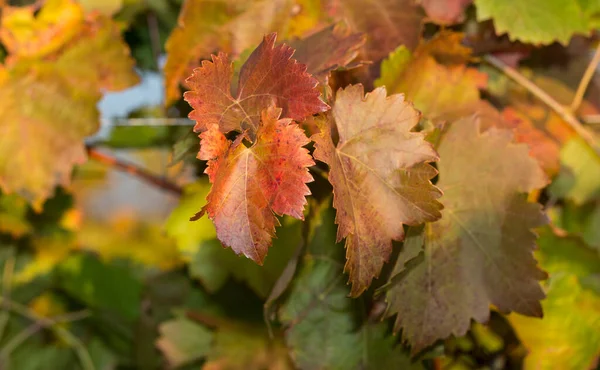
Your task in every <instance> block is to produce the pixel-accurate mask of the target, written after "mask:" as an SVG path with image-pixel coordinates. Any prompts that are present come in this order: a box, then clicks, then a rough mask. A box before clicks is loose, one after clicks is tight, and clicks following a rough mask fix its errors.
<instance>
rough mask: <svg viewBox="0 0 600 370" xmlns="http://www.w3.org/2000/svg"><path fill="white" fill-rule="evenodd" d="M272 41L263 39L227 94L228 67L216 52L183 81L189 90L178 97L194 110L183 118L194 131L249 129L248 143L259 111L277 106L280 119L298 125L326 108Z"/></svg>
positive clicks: (287, 52) (302, 71) (302, 70)
mask: <svg viewBox="0 0 600 370" xmlns="http://www.w3.org/2000/svg"><path fill="white" fill-rule="evenodd" d="M276 37H277V35H276V34H274V33H273V34H270V35H268V36H265V38H264V40H263V42H262V43H261V44H260V45H259V46H258V48H256V50H254V52H253V53H252V54H251V55H250V57H249V58H248V60H247V61H246V63H245V64H244V66H243V67H242V69H241V72H240V79H239V83H238V86H237V88H236V89H235V90H234V91H233V92H232V91H231V89H230V85H231V79H232V76H233V66H232V64H231V62H229V60H228V58H227V55H225V54H223V53H219V55H218V56H213V58H212V59H213V61H212V62H208V61H205V62H203V63H202V67H201V68H197V69H195V70H194V74H193V75H192V76H191V77H190V78H188V79H187V80H186V83H187V84H188V85H189V86H190V89H191V90H190V91H187V92H186V93H185V94H184V98H185V100H186V101H187V102H188V103H189V104H190V105H191V106H192V108H194V110H193V111H192V112H191V113H190V115H189V117H190V119H193V120H195V121H196V126H194V131H196V132H199V131H204V130H206V129H207V128H210V127H211V126H212V125H215V124H216V125H218V126H219V128H220V130H221V131H222V132H229V131H232V130H238V131H242V130H245V129H250V136H251V137H252V138H253V136H254V134H255V133H256V130H257V129H258V126H259V121H260V115H261V111H262V110H263V109H267V108H269V107H279V108H282V110H283V113H282V114H283V117H289V118H292V119H294V120H298V121H301V120H303V119H304V118H306V117H308V116H311V115H313V114H315V113H319V112H323V111H325V110H327V109H328V108H329V107H328V106H327V104H325V103H323V102H322V101H321V99H320V98H319V91H318V90H317V89H315V87H316V85H317V81H316V80H315V79H314V78H312V77H311V76H310V75H309V74H308V73H307V72H306V66H305V65H303V64H298V63H297V62H296V61H295V60H294V59H290V58H291V56H292V54H293V53H294V50H293V49H292V48H291V47H289V46H287V45H278V46H275V45H274V44H275V39H276Z"/></svg>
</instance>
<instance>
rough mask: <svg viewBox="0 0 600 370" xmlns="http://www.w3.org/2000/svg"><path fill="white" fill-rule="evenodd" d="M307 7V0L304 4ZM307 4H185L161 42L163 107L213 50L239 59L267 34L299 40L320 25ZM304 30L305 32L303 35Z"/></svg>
mask: <svg viewBox="0 0 600 370" xmlns="http://www.w3.org/2000/svg"><path fill="white" fill-rule="evenodd" d="M309 1H312V0H309ZM306 2H307V0H245V1H238V0H186V1H185V2H184V3H183V6H182V8H181V13H180V14H179V18H178V27H176V28H175V29H174V30H173V32H172V33H171V35H170V36H169V39H168V40H167V42H166V45H165V48H166V50H167V62H166V64H165V69H164V71H165V85H166V86H165V89H166V100H167V104H172V103H173V102H174V101H175V100H177V99H178V98H179V97H180V96H181V93H180V90H179V84H180V83H182V82H183V80H184V79H185V78H186V77H187V76H189V75H190V74H191V73H192V71H193V69H194V68H195V67H198V66H199V63H200V60H201V59H202V58H206V57H208V56H210V55H211V53H213V52H215V51H216V50H219V51H222V52H225V53H231V54H232V55H233V56H234V57H237V56H239V55H240V54H241V53H242V52H243V51H244V50H246V49H248V48H250V47H252V46H254V45H256V44H258V43H259V42H260V40H261V38H262V37H263V36H264V35H265V34H268V33H271V32H278V33H279V35H280V36H282V37H283V38H285V37H288V36H303V35H304V34H305V33H306V31H308V30H309V29H311V28H312V27H314V26H315V25H316V24H318V23H320V22H319V21H320V19H319V17H320V16H321V14H319V13H316V14H315V13H314V12H311V9H312V8H314V6H311V5H309V4H304V3H306ZM307 28H308V29H307Z"/></svg>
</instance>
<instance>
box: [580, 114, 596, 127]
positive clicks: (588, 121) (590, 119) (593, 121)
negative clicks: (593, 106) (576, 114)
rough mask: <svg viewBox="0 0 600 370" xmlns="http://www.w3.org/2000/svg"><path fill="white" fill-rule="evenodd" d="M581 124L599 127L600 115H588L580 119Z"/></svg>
mask: <svg viewBox="0 0 600 370" xmlns="http://www.w3.org/2000/svg"><path fill="white" fill-rule="evenodd" d="M582 119H583V122H585V123H586V124H588V125H599V124H600V114H590V115H587V116H583V117H582Z"/></svg>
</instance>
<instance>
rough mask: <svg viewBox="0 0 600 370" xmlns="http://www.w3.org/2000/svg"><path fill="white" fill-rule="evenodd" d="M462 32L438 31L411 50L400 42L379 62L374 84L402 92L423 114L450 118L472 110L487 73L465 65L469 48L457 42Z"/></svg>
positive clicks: (430, 117) (433, 117) (477, 100)
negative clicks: (400, 44) (431, 37)
mask: <svg viewBox="0 0 600 370" xmlns="http://www.w3.org/2000/svg"><path fill="white" fill-rule="evenodd" d="M461 39H462V34H460V33H452V32H448V31H447V32H441V33H440V34H438V35H437V36H436V37H434V38H433V39H432V40H429V41H427V42H424V43H423V44H421V45H419V47H418V48H417V50H415V52H414V53H411V52H410V51H409V50H408V49H407V48H406V47H404V46H401V47H399V48H398V49H396V51H394V52H393V53H392V54H390V56H389V58H388V59H386V60H384V61H383V62H382V64H381V77H380V78H379V79H378V80H377V81H376V82H375V85H376V86H385V87H387V89H388V90H389V91H390V92H393V93H404V94H406V97H407V99H409V100H411V101H412V102H413V103H414V104H415V107H416V108H417V109H419V110H420V111H421V112H423V115H425V117H427V118H429V119H432V120H436V119H443V120H452V119H456V118H459V117H461V116H463V115H464V114H465V113H466V112H469V113H470V112H473V111H474V110H476V107H477V105H478V104H479V100H480V98H479V88H480V87H483V86H485V84H486V81H487V76H486V75H485V74H483V73H481V72H479V71H477V70H476V69H474V68H469V67H467V66H466V64H465V62H466V61H467V60H468V58H469V57H470V51H469V49H468V48H465V47H463V46H461V45H460V40H461Z"/></svg>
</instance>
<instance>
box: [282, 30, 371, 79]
mask: <svg viewBox="0 0 600 370" xmlns="http://www.w3.org/2000/svg"><path fill="white" fill-rule="evenodd" d="M365 41H366V36H365V35H364V34H362V33H352V32H351V30H350V28H348V27H347V26H346V25H345V24H344V23H343V22H340V23H338V24H334V25H331V26H329V27H327V28H325V29H323V30H321V31H319V32H317V33H315V34H313V35H311V36H309V37H307V38H305V39H302V40H293V41H291V42H290V46H291V47H292V48H293V49H295V50H296V53H295V54H294V58H295V59H296V60H297V61H298V62H300V63H303V64H306V70H307V71H308V73H310V74H311V75H313V77H315V78H316V79H317V80H318V81H319V83H321V84H323V85H325V84H327V78H328V77H329V73H330V72H331V71H333V70H335V69H337V68H340V67H345V66H347V65H348V64H349V63H350V62H352V60H354V58H356V56H357V55H358V52H359V50H360V48H361V47H362V46H363V45H364V43H365Z"/></svg>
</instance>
